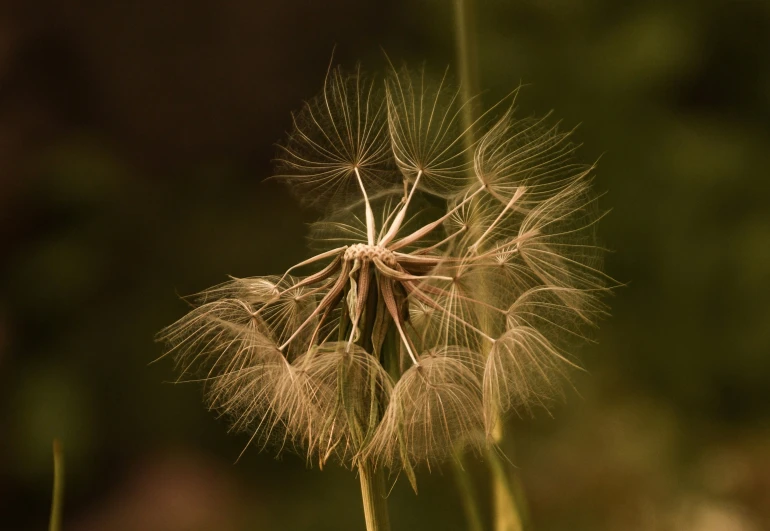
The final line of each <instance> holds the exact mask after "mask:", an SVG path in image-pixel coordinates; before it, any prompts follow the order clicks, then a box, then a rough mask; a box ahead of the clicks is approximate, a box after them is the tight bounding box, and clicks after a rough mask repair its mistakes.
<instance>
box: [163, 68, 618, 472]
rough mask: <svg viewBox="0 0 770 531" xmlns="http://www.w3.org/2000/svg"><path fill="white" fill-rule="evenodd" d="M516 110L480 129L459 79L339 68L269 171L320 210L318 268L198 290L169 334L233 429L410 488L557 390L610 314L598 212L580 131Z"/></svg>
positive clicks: (308, 263)
mask: <svg viewBox="0 0 770 531" xmlns="http://www.w3.org/2000/svg"><path fill="white" fill-rule="evenodd" d="M514 103H515V93H514V95H512V96H511V97H510V98H508V99H507V100H504V101H503V102H501V103H499V104H497V105H496V106H494V107H493V108H492V109H491V110H489V111H487V112H486V113H484V114H483V115H482V116H481V117H479V118H478V119H476V120H475V121H474V122H473V123H472V124H467V123H463V120H462V119H461V114H462V112H463V110H464V108H465V106H467V105H471V104H472V102H468V101H461V97H460V92H459V91H458V90H456V89H454V88H452V87H451V86H450V84H449V83H448V81H447V77H446V75H445V76H444V78H443V79H441V80H439V81H438V82H436V83H431V82H429V80H428V79H427V77H426V75H425V74H424V73H423V72H422V71H411V70H408V69H406V68H400V69H396V68H392V69H391V70H390V72H389V73H388V74H387V75H386V76H385V78H384V79H382V80H377V79H376V78H374V77H368V76H366V75H364V74H363V73H362V72H361V70H360V68H357V69H355V70H354V71H352V72H345V71H343V70H342V69H340V68H335V69H330V71H329V72H328V74H327V77H326V80H325V82H324V86H323V90H322V91H321V93H320V94H319V95H318V96H317V97H315V98H313V99H311V100H310V101H308V102H307V103H306V104H305V105H304V106H303V108H302V109H301V110H300V111H299V112H297V113H296V114H295V115H294V117H293V130H292V131H291V132H290V133H289V134H288V137H287V138H286V140H285V141H284V142H283V143H282V144H281V145H280V151H279V155H278V157H277V160H276V172H275V176H274V177H275V178H277V179H280V180H282V181H284V182H286V183H287V184H288V185H289V186H290V187H291V188H292V189H293V191H294V192H295V193H296V195H297V197H298V198H299V199H300V200H301V201H302V202H303V203H304V204H306V205H309V206H313V207H320V209H321V210H322V211H323V216H322V218H321V219H320V221H318V222H316V223H315V224H313V225H312V227H311V232H310V238H311V242H312V244H313V246H314V247H316V251H318V253H317V254H315V255H314V256H312V257H310V258H308V259H307V260H305V261H303V262H301V263H299V264H296V265H294V266H293V267H291V268H289V270H287V271H286V272H285V273H283V274H281V275H277V276H259V277H250V278H232V279H231V280H229V281H228V282H225V283H223V284H221V285H219V286H215V287H213V288H211V289H208V290H206V291H204V292H202V293H200V294H199V295H197V296H195V297H194V298H193V299H192V302H193V304H194V309H192V311H190V313H188V314H187V315H186V316H184V317H183V318H181V319H180V320H179V321H177V322H176V323H174V324H173V325H171V326H169V327H167V328H166V329H164V330H163V331H162V332H161V333H160V334H159V339H160V340H162V341H164V342H165V343H167V345H168V350H167V352H168V353H169V354H170V355H172V356H173V357H174V359H175V360H176V362H177V363H178V365H179V367H180V369H181V373H182V374H183V376H188V375H193V374H197V375H198V376H199V377H200V379H202V380H203V381H204V382H205V385H206V402H207V404H208V405H209V406H210V407H211V408H212V409H215V410H217V411H219V412H222V413H223V414H226V415H227V416H228V417H229V418H231V419H232V427H233V429H236V430H239V431H245V432H247V433H250V434H251V437H252V440H253V441H254V442H257V443H259V444H260V445H262V446H265V445H267V444H277V445H278V446H279V447H280V448H284V447H289V448H291V449H293V450H295V451H298V452H300V453H304V454H305V455H307V457H308V459H309V460H313V461H318V462H319V464H321V465H323V464H324V463H325V462H326V461H328V460H329V459H332V458H334V459H336V460H339V461H340V462H342V463H344V464H347V465H350V466H354V465H355V464H356V463H359V462H360V461H361V460H363V459H366V460H367V461H369V462H374V463H377V464H379V465H382V466H387V467H390V468H397V467H403V468H404V470H406V472H407V474H408V475H409V477H410V479H412V480H413V472H412V467H414V466H415V465H418V464H421V463H426V464H427V465H428V466H430V465H432V464H434V463H438V462H440V461H441V460H443V459H445V458H447V457H448V456H449V455H450V454H451V453H452V451H454V450H456V449H458V448H464V447H470V448H476V449H480V448H482V447H483V446H485V445H487V444H489V440H490V434H491V433H492V431H493V430H494V429H495V428H496V426H497V424H498V423H499V422H501V419H502V418H504V416H505V414H506V413H508V412H509V411H511V410H527V409H529V408H532V407H533V406H536V405H547V403H548V401H549V400H551V399H552V398H553V397H554V395H556V394H558V393H559V391H560V389H561V382H563V381H564V377H565V373H566V372H568V370H569V369H570V367H574V366H576V365H575V362H574V361H573V357H572V356H571V355H570V353H569V350H570V346H571V345H572V341H571V340H572V339H574V338H578V339H580V338H583V337H585V335H586V330H587V328H590V327H592V326H594V325H595V323H596V320H597V319H598V317H600V316H601V314H603V313H604V311H605V308H604V305H603V303H602V302H601V295H602V294H603V293H604V292H605V291H607V289H608V285H609V284H610V282H611V281H610V279H608V277H606V276H605V275H604V274H603V273H602V272H601V263H602V254H603V251H602V249H601V248H599V247H598V246H597V243H596V223H597V221H598V220H599V219H600V218H601V213H600V211H599V210H598V207H597V204H596V203H597V196H596V195H595V194H594V193H593V192H592V189H591V180H592V177H591V171H592V169H593V166H590V165H584V164H580V163H578V162H576V160H575V157H574V155H575V150H576V146H575V144H573V143H572V142H571V141H570V132H569V131H567V132H565V131H562V130H561V129H560V128H559V126H558V124H556V125H554V124H551V123H550V122H549V119H548V117H546V118H531V117H529V118H518V117H515V116H514ZM303 270H305V274H299V273H300V272H302V271H303Z"/></svg>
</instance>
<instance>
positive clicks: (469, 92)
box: [454, 0, 479, 161]
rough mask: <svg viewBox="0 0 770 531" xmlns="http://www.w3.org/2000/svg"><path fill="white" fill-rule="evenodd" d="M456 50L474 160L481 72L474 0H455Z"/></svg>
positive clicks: (467, 140)
mask: <svg viewBox="0 0 770 531" xmlns="http://www.w3.org/2000/svg"><path fill="white" fill-rule="evenodd" d="M454 14H455V51H456V53H457V67H458V71H459V74H460V97H461V98H462V102H463V104H464V105H463V108H462V115H461V117H462V121H463V127H464V129H465V131H466V133H465V138H464V141H463V142H464V145H465V148H466V149H467V151H466V153H467V154H468V155H469V156H470V158H471V161H473V154H472V152H471V149H472V147H473V141H474V139H475V135H474V131H473V129H472V125H473V121H474V120H475V114H476V112H475V111H476V109H475V103H474V102H473V101H472V99H473V97H474V96H475V95H476V94H478V93H479V72H478V67H477V61H476V32H475V31H474V26H475V23H474V15H473V0H454Z"/></svg>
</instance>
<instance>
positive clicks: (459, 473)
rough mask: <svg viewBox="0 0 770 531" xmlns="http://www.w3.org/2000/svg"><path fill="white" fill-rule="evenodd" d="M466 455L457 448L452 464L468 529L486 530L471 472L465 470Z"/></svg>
mask: <svg viewBox="0 0 770 531" xmlns="http://www.w3.org/2000/svg"><path fill="white" fill-rule="evenodd" d="M464 457H465V456H464V453H463V452H462V451H461V450H460V451H457V450H455V455H454V459H452V466H453V468H454V472H455V482H456V483H457V488H458V490H459V491H460V499H461V501H462V504H463V511H464V512H465V519H466V520H467V524H468V531H484V525H483V524H482V522H481V512H480V511H479V502H478V497H477V496H476V490H475V488H474V486H473V482H472V481H471V477H470V474H468V471H467V470H465V467H464V466H463V462H464V461H465V459H464Z"/></svg>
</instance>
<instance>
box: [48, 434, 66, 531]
mask: <svg viewBox="0 0 770 531" xmlns="http://www.w3.org/2000/svg"><path fill="white" fill-rule="evenodd" d="M63 504H64V450H63V449H62V445H61V442H60V441H59V439H54V440H53V495H52V497H51V520H50V522H49V524H48V531H61V519H62V506H63Z"/></svg>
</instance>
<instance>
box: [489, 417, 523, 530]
mask: <svg viewBox="0 0 770 531" xmlns="http://www.w3.org/2000/svg"><path fill="white" fill-rule="evenodd" d="M492 440H493V441H494V443H495V446H499V445H500V444H502V443H503V423H502V421H500V420H498V422H497V423H496V424H495V427H494V429H493V431H492ZM487 460H488V461H489V468H490V469H491V471H492V503H493V509H494V515H495V527H494V529H495V531H522V529H524V526H523V525H522V519H521V514H520V513H519V507H518V503H517V501H516V496H515V494H514V488H513V482H514V479H513V477H512V475H511V474H510V473H509V470H508V467H507V466H506V463H505V461H504V460H503V459H502V458H501V457H500V455H499V454H498V453H497V451H496V450H495V448H490V449H489V450H488V451H487Z"/></svg>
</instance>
